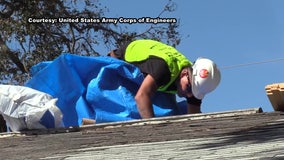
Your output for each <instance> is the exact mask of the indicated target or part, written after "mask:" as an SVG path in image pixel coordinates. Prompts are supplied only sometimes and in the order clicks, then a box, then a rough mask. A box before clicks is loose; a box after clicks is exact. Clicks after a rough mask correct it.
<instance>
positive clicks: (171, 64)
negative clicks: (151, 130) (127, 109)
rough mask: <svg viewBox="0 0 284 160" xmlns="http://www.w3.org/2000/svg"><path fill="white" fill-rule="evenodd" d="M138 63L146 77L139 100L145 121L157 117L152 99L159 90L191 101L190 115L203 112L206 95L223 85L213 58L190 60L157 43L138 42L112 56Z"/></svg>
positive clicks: (139, 109)
mask: <svg viewBox="0 0 284 160" xmlns="http://www.w3.org/2000/svg"><path fill="white" fill-rule="evenodd" d="M108 56H111V57H114V58H118V59H121V60H124V61H126V62H128V63H131V64H134V65H135V66H136V67H138V68H139V69H140V71H141V72H142V73H143V74H144V77H145V78H144V80H143V82H142V84H141V86H140V88H139V89H138V91H137V93H136V95H135V100H136V105H137V107H138V111H139V113H140V116H141V117H142V118H151V117H154V112H153V107H152V101H151V98H152V97H153V95H154V94H155V92H156V91H162V92H168V93H173V94H177V95H178V96H180V97H185V98H186V99H187V109H188V113H189V114H191V113H201V109H200V108H201V107H200V106H201V102H202V99H203V98H204V96H205V95H206V94H207V93H209V92H211V91H213V90H214V89H215V88H216V87H217V86H218V84H219V83H220V79H221V74H220V71H219V69H218V68H217V66H216V64H215V63H214V62H213V61H211V60H210V59H206V58H198V59H197V60H196V61H195V63H192V62H191V61H189V60H188V59H187V58H186V57H185V56H184V55H183V54H181V53H180V52H179V51H177V50H176V49H175V48H173V47H171V46H168V45H166V44H163V43H161V42H158V41H154V40H135V41H133V42H131V43H128V44H126V45H124V46H122V47H120V48H118V49H116V50H112V51H111V52H110V53H108Z"/></svg>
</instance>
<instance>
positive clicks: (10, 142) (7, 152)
mask: <svg viewBox="0 0 284 160" xmlns="http://www.w3.org/2000/svg"><path fill="white" fill-rule="evenodd" d="M0 141H1V148H0V155H1V158H4V159H25V158H26V159H202V160H203V159H283V158H284V154H283V153H284V143H283V141H284V115H283V112H269V113H262V112H261V109H260V108H255V109H249V110H239V111H230V112H219V113H207V114H196V115H183V116H174V117H163V118H154V119H147V120H136V121H128V122H117V123H107V124H97V125H92V126H83V127H80V128H68V129H55V130H41V131H26V132H23V133H10V134H2V135H0Z"/></svg>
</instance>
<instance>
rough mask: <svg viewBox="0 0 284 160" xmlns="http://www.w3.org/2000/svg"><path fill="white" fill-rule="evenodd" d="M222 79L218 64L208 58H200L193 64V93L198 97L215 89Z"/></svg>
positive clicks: (200, 97) (202, 96)
mask: <svg viewBox="0 0 284 160" xmlns="http://www.w3.org/2000/svg"><path fill="white" fill-rule="evenodd" d="M220 80H221V73H220V70H219V69H218V68H217V65H216V64H215V63H214V62H213V61H211V60H210V59H207V58H198V59H197V60H196V61H195V63H194V64H193V66H192V84H191V85H192V94H193V95H194V97H196V98H197V99H203V98H204V96H205V95H206V94H207V93H209V92H211V91H213V90H214V89H215V88H216V87H217V86H218V84H219V83H220Z"/></svg>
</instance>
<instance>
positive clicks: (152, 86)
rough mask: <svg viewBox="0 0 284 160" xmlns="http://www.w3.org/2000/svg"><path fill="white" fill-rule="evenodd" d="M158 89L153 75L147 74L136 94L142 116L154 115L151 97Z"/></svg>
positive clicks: (149, 116)
mask: <svg viewBox="0 0 284 160" xmlns="http://www.w3.org/2000/svg"><path fill="white" fill-rule="evenodd" d="M156 91H157V85H156V82H155V80H154V78H153V77H152V76H151V75H147V76H146V77H145V79H144V81H143V82H142V84H141V86H140V88H139V90H138V92H137V93H136V96H135V100H136V105H137V107H138V111H139V113H140V116H141V118H152V117H154V111H153V106H152V100H151V99H152V97H153V95H154V94H155V92H156Z"/></svg>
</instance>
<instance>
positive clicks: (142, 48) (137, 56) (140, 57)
mask: <svg viewBox="0 0 284 160" xmlns="http://www.w3.org/2000/svg"><path fill="white" fill-rule="evenodd" d="M150 56H156V57H159V58H162V59H163V60H164V61H165V62H166V63H167V65H168V67H169V70H170V72H171V78H170V81H169V83H167V84H166V85H163V86H159V88H158V90H159V91H164V92H169V93H176V91H168V90H167V89H168V87H169V86H170V85H171V84H172V83H173V82H174V81H175V80H176V78H177V77H178V76H179V74H180V72H181V70H182V69H183V68H184V67H188V66H191V65H192V62H190V61H189V60H188V59H187V58H186V57H185V56H184V55H183V54H181V53H180V52H178V51H177V50H176V49H175V48H174V47H171V46H169V45H166V44H164V43H161V42H158V41H154V40H136V41H133V42H131V43H130V44H129V45H128V46H127V48H126V51H125V55H124V58H125V61H126V62H129V63H132V62H141V61H144V60H146V59H148V58H149V57H150Z"/></svg>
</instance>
